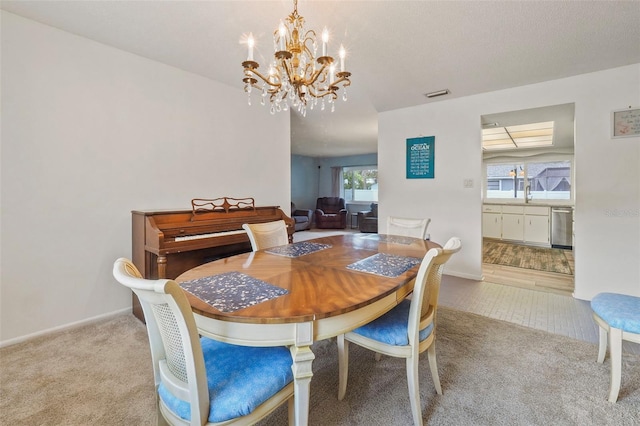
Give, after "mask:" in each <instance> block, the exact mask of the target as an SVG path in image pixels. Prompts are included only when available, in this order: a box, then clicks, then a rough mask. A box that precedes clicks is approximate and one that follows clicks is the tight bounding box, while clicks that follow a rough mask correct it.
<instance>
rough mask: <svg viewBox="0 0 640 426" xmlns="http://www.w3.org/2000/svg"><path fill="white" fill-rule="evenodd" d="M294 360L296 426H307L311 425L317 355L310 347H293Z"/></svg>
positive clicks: (292, 367) (291, 349)
mask: <svg viewBox="0 0 640 426" xmlns="http://www.w3.org/2000/svg"><path fill="white" fill-rule="evenodd" d="M290 351H291V358H293V365H291V370H293V380H294V384H293V388H294V396H293V399H294V403H295V409H294V410H295V411H294V412H295V425H296V426H306V425H307V424H308V423H309V398H310V396H311V377H312V376H313V371H312V366H311V365H312V363H313V360H314V359H315V355H314V354H313V352H312V351H311V348H310V347H309V346H302V347H299V346H291V348H290Z"/></svg>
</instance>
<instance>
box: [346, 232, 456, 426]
mask: <svg viewBox="0 0 640 426" xmlns="http://www.w3.org/2000/svg"><path fill="white" fill-rule="evenodd" d="M461 247H462V244H461V242H460V239H459V238H457V237H453V238H451V239H450V240H449V241H448V242H447V243H446V244H445V246H444V247H443V248H432V249H431V250H429V251H428V252H427V254H426V255H425V256H424V258H423V259H422V262H421V264H420V269H419V270H418V275H417V276H416V280H415V284H414V288H413V295H412V297H411V299H405V300H403V301H402V302H400V303H399V304H398V305H397V306H396V307H395V308H393V309H391V310H390V311H389V312H387V313H386V314H384V315H382V316H381V317H379V318H378V319H375V320H373V321H371V322H370V323H368V324H365V325H363V326H361V327H359V328H356V329H355V330H353V331H351V332H348V333H345V334H342V335H339V336H338V369H339V384H338V399H339V400H342V399H343V398H344V396H345V393H346V390H347V378H348V375H349V371H348V370H349V342H352V343H355V344H357V345H359V346H363V347H365V348H367V349H370V350H372V351H375V352H376V359H379V356H378V354H382V355H389V356H392V357H398V358H405V359H406V367H407V382H408V386H409V400H410V404H411V413H412V415H413V421H414V423H415V424H416V425H422V409H421V404H420V389H419V381H418V361H419V356H420V354H421V353H422V352H424V351H427V358H428V360H429V367H430V370H431V378H432V379H433V384H434V386H435V388H436V392H437V393H438V394H439V395H442V388H441V387H440V378H439V376H438V365H437V363H436V351H435V339H436V330H435V327H436V322H435V320H436V310H437V307H438V294H439V292H440V281H441V278H442V271H443V269H444V265H445V263H446V262H447V261H448V260H449V259H450V258H451V256H452V255H453V254H455V253H457V252H458V251H459V250H460V248H461Z"/></svg>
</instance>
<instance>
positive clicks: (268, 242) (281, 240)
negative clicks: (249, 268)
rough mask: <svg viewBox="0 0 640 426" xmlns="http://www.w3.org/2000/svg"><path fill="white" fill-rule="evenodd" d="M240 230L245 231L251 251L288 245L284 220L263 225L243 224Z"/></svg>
mask: <svg viewBox="0 0 640 426" xmlns="http://www.w3.org/2000/svg"><path fill="white" fill-rule="evenodd" d="M242 228H243V229H244V230H245V231H247V235H248V236H249V241H251V249H252V250H253V251H258V250H263V249H268V248H271V247H276V246H283V245H285V244H289V234H288V233H287V224H286V223H285V222H284V220H276V221H273V222H265V223H245V224H243V225H242Z"/></svg>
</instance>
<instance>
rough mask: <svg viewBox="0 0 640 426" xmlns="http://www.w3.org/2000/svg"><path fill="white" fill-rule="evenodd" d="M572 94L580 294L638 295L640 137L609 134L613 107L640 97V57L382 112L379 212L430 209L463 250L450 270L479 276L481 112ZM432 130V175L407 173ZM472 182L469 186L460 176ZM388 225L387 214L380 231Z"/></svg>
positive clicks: (442, 231) (440, 234) (439, 233)
mask: <svg viewBox="0 0 640 426" xmlns="http://www.w3.org/2000/svg"><path fill="white" fill-rule="evenodd" d="M570 102H575V121H576V123H575V126H576V143H575V170H576V182H575V190H576V204H575V241H574V243H575V263H576V265H575V266H576V270H575V293H574V295H575V297H577V298H579V299H586V300H589V299H591V298H592V297H593V296H594V295H595V294H597V293H598V292H601V291H611V292H619V293H625V294H632V295H636V296H640V262H639V259H640V166H639V165H640V137H633V138H622V139H611V138H610V132H611V117H610V115H611V111H613V110H617V109H623V108H626V107H628V106H630V105H632V106H635V107H638V106H640V64H635V65H630V66H626V67H621V68H616V69H611V70H606V71H602V72H597V73H591V74H584V75H579V76H575V77H571V78H566V79H560V80H554V81H549V82H544V83H540V84H533V85H529V86H523V87H517V88H513V89H508V90H502V91H497V92H491V93H485V94H480V95H476V96H469V97H465V98H457V99H451V100H444V101H438V102H434V103H431V104H426V105H422V106H417V107H413V108H406V109H402V110H396V111H390V112H385V113H381V114H380V115H379V123H378V129H379V139H378V159H379V161H378V164H379V173H380V216H381V217H386V216H388V215H398V216H408V217H424V216H428V217H431V219H432V223H431V225H430V227H429V231H430V233H431V237H432V239H433V240H435V241H439V242H445V241H446V239H447V238H449V237H450V236H453V235H457V236H459V237H460V238H461V239H462V242H463V250H462V251H461V252H460V254H459V255H457V256H455V257H453V258H452V260H451V261H450V264H448V267H447V273H448V274H452V275H458V276H463V277H477V276H480V275H481V270H482V269H481V262H482V254H481V252H482V246H481V241H482V236H481V202H482V201H481V178H482V168H481V164H482V156H481V150H480V116H481V115H483V114H492V113H498V112H505V111H515V110H521V109H527V108H535V107H543V106H548V105H558V104H564V103H570ZM417 136H435V167H434V169H435V179H413V180H412V179H405V161H406V157H405V143H406V139H407V138H412V137H417ZM465 178H471V179H473V180H474V184H475V185H474V188H473V189H466V188H463V179H465ZM385 227H386V224H385V223H384V221H383V222H381V228H382V231H384V229H385Z"/></svg>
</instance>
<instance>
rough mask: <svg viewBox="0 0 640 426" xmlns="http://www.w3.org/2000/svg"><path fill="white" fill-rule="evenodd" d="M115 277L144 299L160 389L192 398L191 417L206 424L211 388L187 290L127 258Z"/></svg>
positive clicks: (118, 262)
mask: <svg viewBox="0 0 640 426" xmlns="http://www.w3.org/2000/svg"><path fill="white" fill-rule="evenodd" d="M113 276H114V277H115V279H116V280H117V281H118V282H119V283H120V284H122V285H124V286H126V287H129V288H130V289H131V290H133V292H134V293H135V294H136V296H138V299H140V304H141V305H142V310H143V312H144V318H145V320H146V322H147V332H148V334H149V344H150V346H151V358H152V361H153V373H154V378H155V385H156V390H157V389H158V386H159V385H160V383H162V384H163V385H164V387H165V388H166V389H167V390H168V391H169V392H170V393H172V394H173V395H174V396H176V397H177V398H180V399H182V400H185V401H189V403H190V405H191V419H192V420H195V419H200V420H199V423H198V424H204V423H205V422H206V421H207V418H208V416H209V390H208V389H209V388H208V386H207V377H206V370H205V366H204V356H203V354H202V346H200V337H199V335H198V329H197V327H196V323H195V320H194V318H193V313H192V312H191V306H190V304H189V301H188V300H187V297H186V296H185V295H184V292H183V291H182V289H181V288H180V286H179V285H178V284H177V283H176V282H175V281H172V280H167V279H160V280H147V279H144V278H142V275H141V274H140V272H139V271H138V269H137V268H136V267H135V265H134V264H133V263H131V261H130V260H128V259H124V258H120V259H118V260H116V261H115V263H114V264H113Z"/></svg>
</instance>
